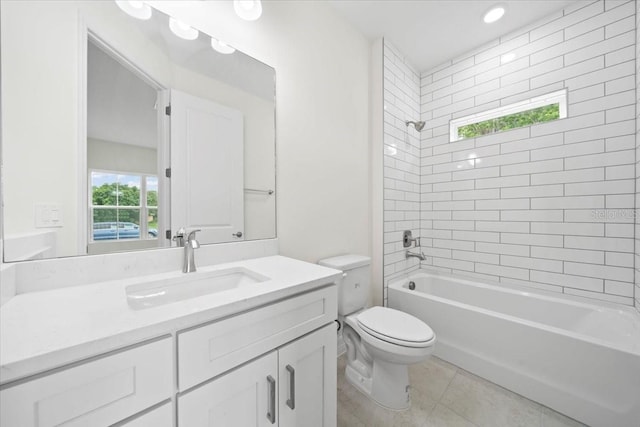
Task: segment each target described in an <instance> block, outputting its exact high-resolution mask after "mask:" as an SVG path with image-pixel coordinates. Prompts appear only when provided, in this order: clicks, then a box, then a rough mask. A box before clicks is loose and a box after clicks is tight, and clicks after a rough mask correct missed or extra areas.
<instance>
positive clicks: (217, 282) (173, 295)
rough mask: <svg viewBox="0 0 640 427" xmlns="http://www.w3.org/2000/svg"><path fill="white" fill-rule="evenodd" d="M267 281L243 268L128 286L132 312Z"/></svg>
mask: <svg viewBox="0 0 640 427" xmlns="http://www.w3.org/2000/svg"><path fill="white" fill-rule="evenodd" d="M267 280H271V279H270V278H268V277H266V276H263V275H261V274H258V273H256V272H254V271H251V270H248V269H246V268H243V267H234V268H227V269H224V270H216V271H208V272H196V273H185V274H182V275H180V276H174V277H170V278H166V279H157V280H153V281H148V282H144V283H136V284H135V285H131V286H127V287H126V293H127V302H128V303H129V306H130V307H131V308H133V309H135V310H141V309H144V308H150V307H156V306H159V305H163V304H169V303H172V302H176V301H182V300H186V299H191V298H197V297H200V296H203V295H208V294H214V293H217V292H222V291H227V290H230V289H236V288H240V287H242V286H246V285H251V284H253V283H259V282H265V281H267Z"/></svg>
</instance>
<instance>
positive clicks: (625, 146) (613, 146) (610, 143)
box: [605, 105, 636, 179]
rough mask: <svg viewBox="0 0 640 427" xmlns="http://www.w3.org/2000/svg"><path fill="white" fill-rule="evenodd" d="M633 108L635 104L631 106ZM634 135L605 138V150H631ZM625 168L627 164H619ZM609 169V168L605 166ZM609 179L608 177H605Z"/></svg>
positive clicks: (633, 146)
mask: <svg viewBox="0 0 640 427" xmlns="http://www.w3.org/2000/svg"><path fill="white" fill-rule="evenodd" d="M631 108H632V109H634V110H635V105H632V106H631ZM635 143H636V136H635V135H633V134H632V135H623V136H615V137H611V138H607V139H606V140H605V148H606V151H620V150H633V149H634V148H635ZM619 167H623V168H626V167H628V166H626V165H625V166H619ZM607 169H610V168H607ZM607 179H609V178H607Z"/></svg>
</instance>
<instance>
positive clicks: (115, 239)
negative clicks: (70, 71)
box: [86, 37, 164, 254]
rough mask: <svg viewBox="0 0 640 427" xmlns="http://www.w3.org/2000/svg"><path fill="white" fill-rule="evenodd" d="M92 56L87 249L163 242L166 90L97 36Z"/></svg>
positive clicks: (100, 250)
mask: <svg viewBox="0 0 640 427" xmlns="http://www.w3.org/2000/svg"><path fill="white" fill-rule="evenodd" d="M87 58H88V66H87V169H88V176H87V179H88V193H89V194H88V195H87V198H88V200H87V204H86V205H87V215H88V220H87V223H88V227H87V228H88V229H87V236H86V237H87V252H88V253H89V254H97V253H107V252H116V251H123V250H131V249H141V248H152V247H158V246H162V245H163V244H164V241H163V240H164V239H163V238H162V237H163V236H162V233H161V231H160V230H162V228H161V226H162V223H163V218H160V215H159V212H161V211H162V210H161V209H159V200H162V197H161V195H159V191H158V184H159V182H158V181H159V180H158V177H159V176H161V175H160V173H159V171H160V169H161V167H160V166H159V152H161V147H160V146H159V141H160V140H162V138H159V135H158V134H159V129H160V127H159V125H158V123H159V118H160V117H161V116H160V113H161V112H162V111H161V110H163V109H164V108H163V107H158V105H161V104H159V103H158V99H159V93H161V87H160V86H159V85H158V84H156V83H155V82H153V81H152V80H151V79H150V78H148V77H147V76H145V75H143V74H142V73H141V72H140V71H138V70H137V69H136V68H135V67H133V66H132V65H131V64H129V63H127V62H126V60H124V59H123V58H121V57H119V56H118V54H117V53H116V52H114V51H112V50H110V48H109V47H108V46H106V45H105V44H103V43H101V42H100V41H99V40H97V39H95V38H92V37H90V38H89V43H88V52H87Z"/></svg>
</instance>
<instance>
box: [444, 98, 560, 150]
mask: <svg viewBox="0 0 640 427" xmlns="http://www.w3.org/2000/svg"><path fill="white" fill-rule="evenodd" d="M552 104H558V106H559V117H558V118H557V119H555V120H560V119H564V118H566V117H567V89H566V88H564V89H561V90H558V91H555V92H551V93H547V94H545V95H541V96H536V97H533V98H529V99H525V100H524V101H520V102H515V103H513V104H509V105H505V106H502V107H497V108H492V109H491V110H487V111H483V112H481V113H475V114H471V115H469V116H464V117H460V118H457V119H453V120H451V121H450V122H449V142H456V141H462V140H465V139H471V138H463V137H460V136H458V129H459V128H461V127H463V126H467V125H470V124H474V123H480V122H484V121H486V120H491V119H497V118H500V117H504V116H510V115H512V114H517V113H522V112H525V111H529V110H533V109H536V108H540V107H545V106H547V105H552ZM555 120H551V121H555ZM541 123H549V122H541ZM536 124H538V123H536ZM529 126H532V125H529ZM522 127H525V126H522ZM513 129H520V128H513ZM509 130H511V129H509ZM502 132H505V131H502ZM496 133H500V132H496ZM488 135H495V133H492V134H488ZM482 136H487V135H482ZM477 138H479V137H477Z"/></svg>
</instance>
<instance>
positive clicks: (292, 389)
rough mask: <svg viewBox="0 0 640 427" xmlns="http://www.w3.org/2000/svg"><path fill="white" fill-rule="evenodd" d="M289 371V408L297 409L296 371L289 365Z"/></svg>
mask: <svg viewBox="0 0 640 427" xmlns="http://www.w3.org/2000/svg"><path fill="white" fill-rule="evenodd" d="M287 371H288V372H289V398H288V399H287V406H288V407H289V408H291V409H296V370H295V369H293V367H292V366H291V365H287Z"/></svg>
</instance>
